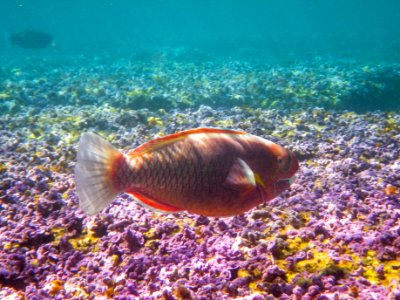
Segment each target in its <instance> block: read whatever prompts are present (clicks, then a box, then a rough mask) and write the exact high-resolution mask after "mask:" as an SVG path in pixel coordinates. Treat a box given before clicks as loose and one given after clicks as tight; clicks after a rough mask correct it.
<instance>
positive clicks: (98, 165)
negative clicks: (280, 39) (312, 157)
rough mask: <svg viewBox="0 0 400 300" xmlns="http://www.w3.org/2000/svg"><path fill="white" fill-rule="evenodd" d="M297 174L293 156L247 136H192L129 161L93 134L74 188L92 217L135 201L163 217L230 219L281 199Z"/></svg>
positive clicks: (174, 138)
mask: <svg viewBox="0 0 400 300" xmlns="http://www.w3.org/2000/svg"><path fill="white" fill-rule="evenodd" d="M298 168H299V164H298V161H297V159H296V156H295V155H294V153H293V152H291V151H290V150H287V149H285V148H284V147H281V146H279V145H277V144H275V143H273V142H271V141H268V140H266V139H263V138H261V137H257V136H254V135H251V134H248V133H245V132H241V131H234V130H224V129H215V128H198V129H191V130H186V131H182V132H178V133H175V134H171V135H168V136H164V137H161V138H158V139H155V140H152V141H150V142H147V143H145V144H143V145H141V146H139V147H138V148H136V149H134V150H132V151H131V152H129V153H127V154H124V153H122V152H120V151H118V150H117V149H116V148H115V147H114V146H112V145H111V144H110V143H109V142H107V141H106V140H104V139H103V138H101V137H100V136H98V135H96V134H94V133H84V134H83V135H82V136H81V138H80V141H79V145H78V154H77V164H76V167H75V182H76V191H77V195H78V197H79V204H80V207H81V208H82V209H83V210H84V211H85V212H86V213H87V214H89V215H94V214H96V213H98V212H100V211H101V210H102V209H104V208H105V207H106V206H108V205H109V204H110V203H111V201H112V200H113V199H114V198H115V197H116V196H117V195H118V194H120V193H128V194H130V195H131V196H133V198H134V199H135V200H137V201H138V202H139V203H140V204H142V205H144V206H147V207H150V208H152V209H155V210H158V211H163V212H179V211H187V212H189V213H194V214H200V215H204V216H213V217H225V216H234V215H238V214H241V213H244V212H246V211H248V210H250V209H252V208H254V207H255V206H257V205H259V204H261V203H266V202H268V201H269V200H271V199H273V198H275V197H276V196H278V195H279V194H281V193H282V192H283V191H284V190H286V189H287V188H289V186H290V184H291V182H292V181H293V178H294V175H295V173H296V172H297V170H298Z"/></svg>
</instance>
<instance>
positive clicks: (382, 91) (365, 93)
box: [0, 0, 400, 300]
mask: <svg viewBox="0 0 400 300" xmlns="http://www.w3.org/2000/svg"><path fill="white" fill-rule="evenodd" d="M0 36H1V37H0V298H1V299H319V300H324V299H400V192H399V190H400V150H399V149H400V111H399V110H400V61H399V60H400V1H396V0H385V1H378V0H364V1H361V0H352V1H344V0H337V1H330V0H327V1H315V0H314V1H312V0H303V1H295V0H286V1H272V0H265V1H261V0H259V1H256V0H248V1H239V0H236V1H234V0H232V1H227V0H220V1H217V0H214V1H213V0H203V1H183V0H175V1H163V0H157V1H156V0H148V1H139V0H132V1H127V0H126V1H104V0H97V1H95V0H86V1H79V2H78V1H67V0H58V1H49V0H36V1H28V0H26V1H22V0H14V1H12V0H2V1H1V2H0ZM197 127H218V128H229V129H238V130H243V131H246V132H249V133H252V134H255V135H258V136H261V137H263V138H266V139H269V140H271V141H274V142H276V143H278V144H280V145H283V146H285V147H287V148H288V149H291V150H292V151H294V153H295V154H296V156H297V158H298V160H299V162H300V170H299V172H298V173H297V178H296V181H295V182H294V183H293V184H292V186H291V188H290V190H288V191H286V192H284V193H283V194H282V195H281V196H279V197H277V198H275V199H273V200H271V201H270V202H269V203H267V204H262V205H260V206H258V207H257V208H255V209H253V210H250V211H249V212H247V213H245V214H242V215H239V216H235V217H230V218H208V217H203V216H198V215H192V214H189V213H186V212H182V213H177V214H161V213H156V212H153V211H151V210H149V209H147V208H143V207H141V206H140V205H138V204H137V203H136V202H134V201H132V199H130V198H129V197H128V196H127V195H125V194H122V195H120V196H118V197H117V198H116V200H115V201H113V203H112V205H110V206H109V207H108V208H106V209H105V210H103V211H102V212H101V213H99V214H98V215H96V216H94V217H89V216H87V215H86V214H85V213H84V212H83V211H82V210H81V209H80V208H79V205H78V198H77V195H76V193H75V181H74V175H73V173H74V167H75V163H76V152H77V143H78V139H79V137H80V136H81V134H82V133H83V132H87V131H94V132H97V133H98V134H100V135H102V136H103V137H104V138H105V139H107V140H108V141H110V142H111V143H112V144H114V145H115V146H116V147H117V148H119V149H121V150H122V151H124V152H128V151H129V150H131V149H134V148H135V147H137V146H139V145H141V144H143V143H144V142H147V141H150V140H152V139H154V138H156V137H160V136H165V135H167V134H171V133H174V132H177V131H180V130H185V129H189V128H197Z"/></svg>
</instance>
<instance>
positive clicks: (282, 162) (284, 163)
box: [277, 155, 292, 172]
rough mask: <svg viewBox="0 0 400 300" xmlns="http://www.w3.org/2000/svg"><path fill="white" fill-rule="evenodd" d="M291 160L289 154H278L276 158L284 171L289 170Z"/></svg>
mask: <svg viewBox="0 0 400 300" xmlns="http://www.w3.org/2000/svg"><path fill="white" fill-rule="evenodd" d="M291 160H292V159H291V157H290V155H288V156H287V157H285V158H284V157H282V156H279V157H278V159H277V161H278V164H279V166H281V167H282V168H283V171H284V172H287V171H289V168H290V164H291Z"/></svg>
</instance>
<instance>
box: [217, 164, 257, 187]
mask: <svg viewBox="0 0 400 300" xmlns="http://www.w3.org/2000/svg"><path fill="white" fill-rule="evenodd" d="M225 184H227V185H228V186H229V187H230V188H232V189H235V190H239V191H243V192H246V191H250V190H254V189H255V188H256V178H255V175H254V173H253V171H252V170H251V169H250V167H249V165H248V164H246V162H245V161H243V160H242V159H240V158H238V159H237V160H236V161H235V162H234V164H233V165H232V167H231V169H230V170H229V173H228V176H227V177H226V180H225Z"/></svg>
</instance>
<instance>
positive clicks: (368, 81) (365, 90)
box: [341, 69, 400, 113]
mask: <svg viewBox="0 0 400 300" xmlns="http://www.w3.org/2000/svg"><path fill="white" fill-rule="evenodd" d="M359 82H360V86H359V87H358V88H356V89H354V90H352V91H351V92H350V93H349V94H348V95H346V96H344V97H343V99H342V101H341V103H342V104H341V107H342V108H343V109H347V110H351V111H355V112H359V113H363V112H367V111H372V110H382V111H399V110H400V74H399V73H398V70H396V69H386V70H380V71H379V72H377V73H371V74H370V75H369V76H367V77H365V78H359Z"/></svg>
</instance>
